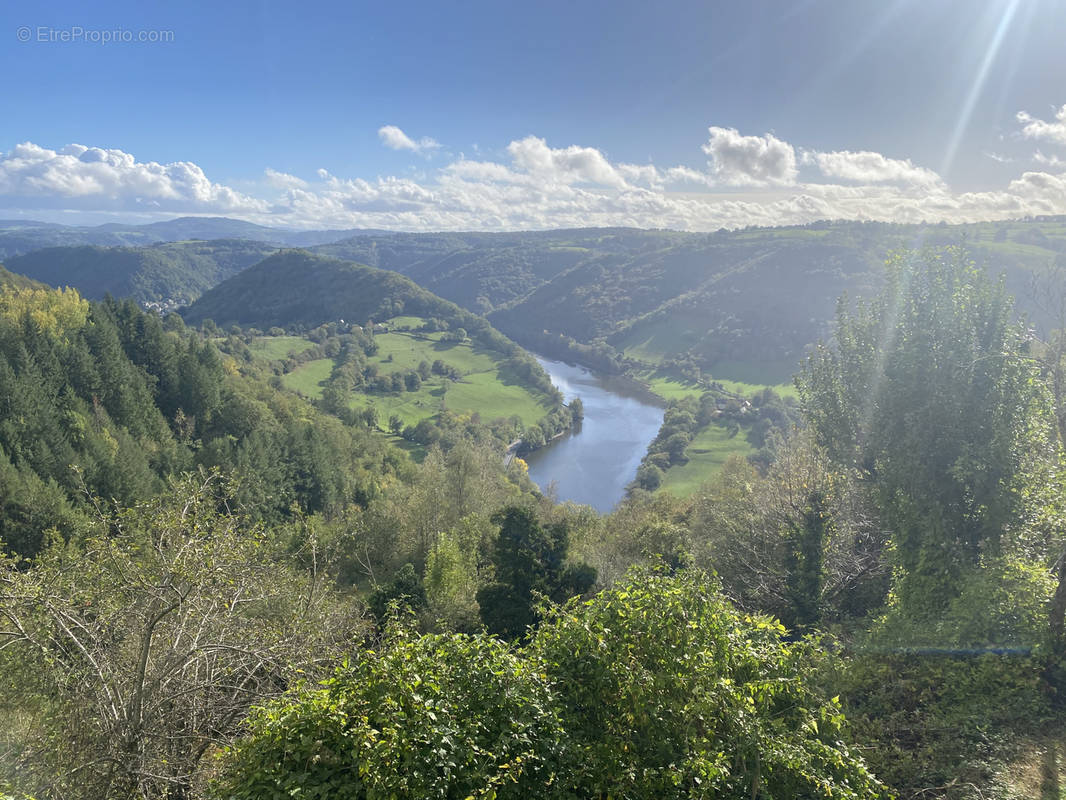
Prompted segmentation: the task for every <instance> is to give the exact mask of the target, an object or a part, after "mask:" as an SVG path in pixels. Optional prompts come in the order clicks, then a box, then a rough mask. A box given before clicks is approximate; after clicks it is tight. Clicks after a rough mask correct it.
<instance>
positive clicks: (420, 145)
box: [378, 125, 440, 153]
mask: <svg viewBox="0 0 1066 800" xmlns="http://www.w3.org/2000/svg"><path fill="white" fill-rule="evenodd" d="M378 138H379V139H381V143H382V144H383V145H385V146H386V147H388V148H389V149H391V150H410V151H411V152H414V153H429V152H432V151H434V150H436V149H438V148H439V147H440V143H439V142H437V141H436V140H434V139H430V138H429V137H428V136H423V137H422V138H421V139H419V140H418V141H415V140H414V139H412V138H411V137H410V136H408V135H407V134H406V133H404V132H403V131H402V130H400V129H399V128H397V127H396V126H395V125H383V126H382V127H380V128H378Z"/></svg>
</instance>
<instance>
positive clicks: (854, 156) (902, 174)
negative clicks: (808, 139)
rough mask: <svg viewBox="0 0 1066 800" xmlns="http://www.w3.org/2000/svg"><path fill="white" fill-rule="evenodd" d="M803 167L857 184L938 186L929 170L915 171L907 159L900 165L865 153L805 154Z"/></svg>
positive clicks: (866, 151) (938, 181)
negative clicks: (815, 167) (808, 165)
mask: <svg viewBox="0 0 1066 800" xmlns="http://www.w3.org/2000/svg"><path fill="white" fill-rule="evenodd" d="M803 163H805V164H813V165H815V166H817V167H818V169H819V170H821V172H822V174H823V175H825V176H826V177H828V178H840V179H841V180H846V181H855V182H857V183H903V184H910V185H913V186H935V185H937V184H939V183H941V179H940V176H939V175H937V174H936V173H935V172H933V171H932V170H931V169H926V168H925V167H916V166H915V165H914V164H912V163H911V161H910V159H907V160H905V161H901V160H900V159H897V158H886V157H885V156H883V155H881V154H880V153H872V152H870V151H868V150H862V151H859V152H852V151H850V150H839V151H836V152H832V153H819V152H814V151H808V152H805V153H804V154H803Z"/></svg>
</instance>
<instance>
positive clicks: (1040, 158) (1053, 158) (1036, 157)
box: [1033, 150, 1066, 169]
mask: <svg viewBox="0 0 1066 800" xmlns="http://www.w3.org/2000/svg"><path fill="white" fill-rule="evenodd" d="M1033 161H1035V162H1036V163H1037V164H1040V165H1042V166H1045V167H1050V168H1051V169H1066V159H1061V158H1059V157H1058V156H1057V155H1055V154H1054V153H1052V154H1051V155H1050V156H1046V155H1044V154H1043V153H1041V152H1040V151H1039V150H1037V151H1036V152H1035V153H1033Z"/></svg>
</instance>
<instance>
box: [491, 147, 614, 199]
mask: <svg viewBox="0 0 1066 800" xmlns="http://www.w3.org/2000/svg"><path fill="white" fill-rule="evenodd" d="M507 152H508V153H510V155H511V158H512V160H513V161H514V164H515V166H516V167H518V168H519V169H521V170H524V171H525V172H528V173H530V174H532V175H535V176H537V177H539V178H541V179H543V180H546V181H550V182H558V183H564V184H568V183H575V182H585V183H595V184H600V185H601V186H611V187H614V188H616V189H622V188H625V186H626V181H625V179H624V178H623V177H622V175H621V174H620V173H619V171H618V170H616V169H615V168H614V167H613V166H611V164H610V162H609V161H608V160H607V159H606V158H605V157H604V155H603V153H601V152H600V151H599V150H596V149H595V148H593V147H579V146H577V145H570V147H564V148H561V149H556V150H553V149H552V148H550V147H548V144H547V142H545V141H544V140H543V139H539V138H537V137H536V136H527V137H526V138H525V139H520V140H518V141H515V142H511V144H509V145H508V146H507Z"/></svg>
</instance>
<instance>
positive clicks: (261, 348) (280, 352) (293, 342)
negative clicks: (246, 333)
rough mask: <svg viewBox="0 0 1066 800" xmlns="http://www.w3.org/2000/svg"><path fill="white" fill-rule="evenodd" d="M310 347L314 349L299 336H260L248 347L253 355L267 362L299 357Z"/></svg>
mask: <svg viewBox="0 0 1066 800" xmlns="http://www.w3.org/2000/svg"><path fill="white" fill-rule="evenodd" d="M311 347H314V344H313V343H312V342H309V341H307V339H304V338H303V337H301V336H260V337H259V338H258V339H256V340H255V341H253V342H252V343H251V345H249V349H250V350H251V351H252V352H253V353H255V354H256V355H260V356H262V357H263V358H265V359H268V360H269V361H278V360H280V359H283V358H286V357H288V356H289V355H299V354H300V353H302V352H304V351H305V350H308V349H310V348H311Z"/></svg>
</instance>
